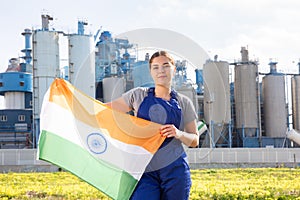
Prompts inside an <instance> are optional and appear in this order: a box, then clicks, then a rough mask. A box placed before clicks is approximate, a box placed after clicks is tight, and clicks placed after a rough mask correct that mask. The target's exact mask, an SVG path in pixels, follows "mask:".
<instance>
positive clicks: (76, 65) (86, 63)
mask: <svg viewBox="0 0 300 200" xmlns="http://www.w3.org/2000/svg"><path fill="white" fill-rule="evenodd" d="M78 25H80V22H78ZM85 25H86V24H85ZM78 29H80V26H78ZM68 40H69V81H70V82H71V83H72V84H73V85H74V86H75V87H76V88H77V89H79V90H81V91H82V92H83V93H85V94H87V95H89V96H91V97H93V98H95V49H94V42H93V37H92V36H91V35H84V34H83V31H80V30H78V34H71V35H69V37H68Z"/></svg>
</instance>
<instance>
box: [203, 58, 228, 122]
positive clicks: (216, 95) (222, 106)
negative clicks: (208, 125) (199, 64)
mask: <svg viewBox="0 0 300 200" xmlns="http://www.w3.org/2000/svg"><path fill="white" fill-rule="evenodd" d="M203 77H204V118H205V121H206V122H210V121H211V120H213V121H214V122H216V123H229V122H230V118H231V113H230V86H229V64H228V62H225V61H207V62H206V63H205V64H204V67H203Z"/></svg>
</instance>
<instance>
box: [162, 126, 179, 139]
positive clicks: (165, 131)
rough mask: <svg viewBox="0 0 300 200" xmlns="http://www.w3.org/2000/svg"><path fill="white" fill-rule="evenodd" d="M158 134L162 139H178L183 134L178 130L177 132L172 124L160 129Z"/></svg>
mask: <svg viewBox="0 0 300 200" xmlns="http://www.w3.org/2000/svg"><path fill="white" fill-rule="evenodd" d="M160 134H161V135H162V136H163V137H167V138H170V137H175V138H177V139H179V138H180V137H181V136H182V134H183V133H182V132H181V131H180V130H178V129H177V128H176V127H175V126H174V125H173V124H166V125H162V126H161V127H160Z"/></svg>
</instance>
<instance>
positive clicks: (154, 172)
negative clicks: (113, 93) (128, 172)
mask: <svg viewBox="0 0 300 200" xmlns="http://www.w3.org/2000/svg"><path fill="white" fill-rule="evenodd" d="M149 66H150V73H151V76H152V78H153V80H154V83H155V87H153V88H142V87H138V88H134V89H132V90H130V91H128V92H126V93H124V94H123V95H122V97H120V98H119V99H117V100H115V101H113V102H110V103H107V105H108V106H110V107H112V108H113V109H116V110H119V111H122V112H129V111H134V113H135V115H136V116H137V117H140V118H143V119H146V120H150V121H153V122H156V123H159V124H162V126H161V128H160V134H161V136H162V137H166V139H165V141H164V143H163V144H162V145H161V147H160V148H159V150H158V151H157V152H156V154H155V155H154V156H153V158H152V160H151V162H150V163H149V165H148V166H147V168H146V171H145V173H144V174H143V176H142V178H141V180H140V181H139V183H138V185H137V187H136V189H135V191H134V193H133V194H132V196H131V199H132V200H141V199H147V200H158V199H164V200H165V199H179V200H185V199H186V200H187V199H189V193H190V187H191V178H190V169H189V166H188V163H187V156H186V153H185V152H184V149H183V146H182V143H184V144H185V145H187V146H190V147H196V146H198V143H199V136H198V132H197V128H196V119H197V114H196V112H195V109H194V106H193V104H192V102H191V100H190V99H189V98H187V97H186V96H184V95H181V94H179V93H177V92H176V91H175V90H173V89H172V88H171V85H172V78H173V76H174V73H175V70H176V69H175V64H174V60H173V58H172V57H171V56H170V55H169V54H168V53H167V52H165V51H158V52H156V53H154V54H153V55H152V57H151V58H150V60H149Z"/></svg>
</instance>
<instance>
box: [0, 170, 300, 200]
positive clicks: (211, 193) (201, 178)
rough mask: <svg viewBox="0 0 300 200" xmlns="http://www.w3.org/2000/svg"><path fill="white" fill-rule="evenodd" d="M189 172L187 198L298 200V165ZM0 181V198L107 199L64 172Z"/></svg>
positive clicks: (22, 175)
mask: <svg viewBox="0 0 300 200" xmlns="http://www.w3.org/2000/svg"><path fill="white" fill-rule="evenodd" d="M191 172H192V181H193V186H192V188H191V195H190V199H191V200H199V199H223V200H226V199H228V200H229V199H237V200H240V199H280V200H284V199H299V200H300V169H298V168H297V169H290V168H251V169H249V168H247V169H244V168H241V169H201V170H192V171H191ZM0 183H1V186H0V199H93V200H96V199H109V198H108V197H106V196H105V195H104V194H103V193H101V192H100V191H98V190H96V189H95V188H94V187H92V186H90V185H89V184H87V183H85V182H83V181H81V180H80V179H78V178H77V177H76V176H74V175H72V174H70V173H68V172H55V173H37V172H36V173H3V174H0ZM145 199H147V198H145Z"/></svg>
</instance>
